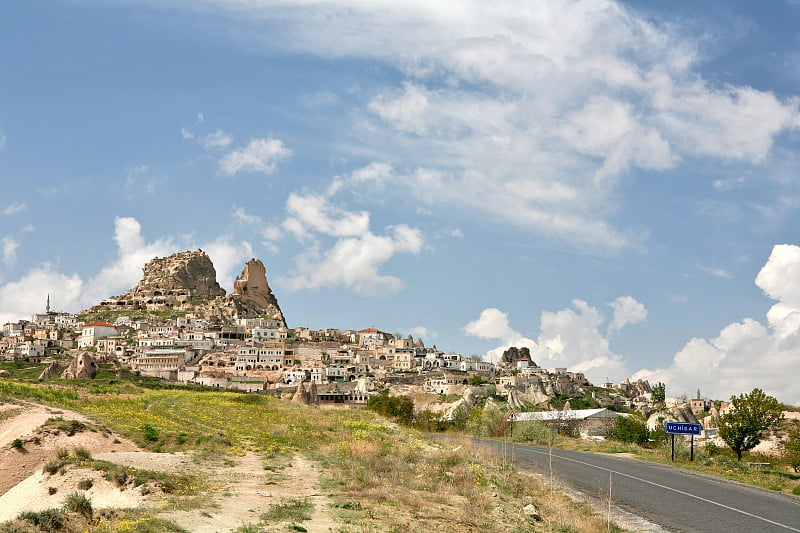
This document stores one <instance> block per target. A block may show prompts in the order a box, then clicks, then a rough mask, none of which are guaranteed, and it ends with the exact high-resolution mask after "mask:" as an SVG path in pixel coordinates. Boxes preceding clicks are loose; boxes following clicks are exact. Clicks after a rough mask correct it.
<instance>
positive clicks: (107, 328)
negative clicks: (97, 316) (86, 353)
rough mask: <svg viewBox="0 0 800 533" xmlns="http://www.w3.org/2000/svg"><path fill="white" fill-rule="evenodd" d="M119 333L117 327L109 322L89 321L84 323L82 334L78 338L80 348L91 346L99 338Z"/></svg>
mask: <svg viewBox="0 0 800 533" xmlns="http://www.w3.org/2000/svg"><path fill="white" fill-rule="evenodd" d="M114 335H117V328H115V327H114V325H113V324H109V323H108V322H101V321H97V322H89V323H88V324H84V326H83V328H82V329H81V336H80V338H79V339H78V348H89V347H90V346H94V344H95V343H96V342H97V341H98V340H99V339H103V338H106V337H113V336H114Z"/></svg>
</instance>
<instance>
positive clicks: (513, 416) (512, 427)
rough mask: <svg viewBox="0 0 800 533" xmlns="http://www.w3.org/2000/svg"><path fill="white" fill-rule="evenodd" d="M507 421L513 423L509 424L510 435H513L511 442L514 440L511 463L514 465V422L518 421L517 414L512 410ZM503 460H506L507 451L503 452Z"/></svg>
mask: <svg viewBox="0 0 800 533" xmlns="http://www.w3.org/2000/svg"><path fill="white" fill-rule="evenodd" d="M506 420H508V421H509V422H511V423H510V424H509V426H510V428H509V430H510V433H511V440H512V445H511V462H512V463H513V462H514V445H513V440H514V422H515V421H516V420H517V413H515V412H514V411H513V410H512V411H511V412H510V413H508V416H507V417H506ZM506 445H508V439H506ZM503 460H505V451H504V452H503Z"/></svg>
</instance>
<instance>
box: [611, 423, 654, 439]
mask: <svg viewBox="0 0 800 533" xmlns="http://www.w3.org/2000/svg"><path fill="white" fill-rule="evenodd" d="M608 436H609V437H611V438H612V439H614V440H618V441H620V442H631V443H634V444H645V443H646V442H647V441H648V440H649V439H650V430H648V429H647V423H646V422H645V421H644V420H643V419H641V418H639V417H638V416H619V417H617V420H616V421H615V422H614V427H612V428H611V430H609V432H608Z"/></svg>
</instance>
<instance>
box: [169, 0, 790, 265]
mask: <svg viewBox="0 0 800 533" xmlns="http://www.w3.org/2000/svg"><path fill="white" fill-rule="evenodd" d="M183 6H184V7H185V8H187V9H208V8H209V7H211V8H213V9H214V10H218V11H219V12H222V14H223V15H224V16H220V17H218V20H219V21H220V23H223V24H235V25H236V30H237V35H239V36H240V37H241V38H243V39H247V40H249V42H250V43H254V42H255V43H263V44H264V45H266V46H268V47H270V48H273V47H279V48H281V47H282V48H287V49H289V50H290V51H292V52H299V53H306V54H311V55H318V56H322V57H325V58H343V57H355V58H367V59H369V60H372V61H376V62H383V63H386V64H388V65H389V66H390V67H394V68H397V69H399V70H400V71H401V72H403V73H405V79H402V80H400V81H398V82H395V83H393V82H386V85H385V86H384V87H379V88H377V89H370V90H371V91H372V92H367V93H361V94H364V98H365V102H366V104H365V106H364V108H362V109H361V110H360V112H359V110H356V112H355V113H354V114H353V116H354V117H355V122H354V123H355V126H356V134H357V135H358V139H357V140H358V141H359V142H358V143H353V146H358V147H359V148H354V149H353V150H354V152H357V151H358V150H361V149H362V147H363V151H362V152H360V154H362V155H363V153H370V154H372V156H371V157H372V158H373V159H375V160H378V161H392V162H393V163H394V164H395V165H396V166H397V167H398V168H413V169H416V170H412V171H408V172H402V173H398V174H397V175H393V176H392V177H390V180H389V181H392V183H393V185H394V186H397V187H408V188H409V189H410V190H411V191H412V192H413V194H414V195H416V197H417V198H418V200H420V201H422V202H425V203H427V204H430V205H433V206H439V205H443V204H446V205H450V206H455V207H459V208H462V209H464V210H471V211H474V212H479V213H484V214H486V215H488V216H490V217H492V218H495V219H497V220H500V221H503V222H505V223H512V224H515V225H518V226H521V227H523V228H525V229H528V230H530V231H532V232H536V233H540V234H542V235H545V236H548V237H551V238H556V239H560V240H564V241H567V242H569V243H571V244H573V245H574V246H576V247H577V248H579V249H581V250H589V251H593V252H598V253H606V252H613V251H615V250H618V249H620V248H623V247H626V246H631V245H635V244H637V243H638V241H639V240H641V239H642V238H643V237H642V235H641V233H642V232H639V231H636V230H635V229H633V230H621V229H618V228H616V227H614V226H613V225H612V224H611V223H610V222H609V220H611V216H612V215H613V213H614V212H615V208H616V203H617V202H618V200H617V198H616V196H615V192H616V188H617V183H618V182H619V178H620V177H621V176H622V175H624V174H626V173H631V172H639V171H660V170H664V169H668V168H672V167H675V166H676V165H680V164H681V163H682V161H687V160H691V159H694V158H697V157H705V158H714V159H721V160H723V161H730V160H738V161H744V162H748V163H751V164H760V163H762V162H764V161H765V160H766V159H767V158H768V156H769V154H770V151H771V149H772V146H773V143H774V142H775V139H776V138H777V137H778V136H779V135H781V134H782V133H784V132H786V131H788V130H791V129H794V128H796V127H797V125H798V100H797V99H796V98H783V99H782V98H779V97H777V96H776V95H774V94H772V93H770V92H766V91H760V90H757V89H754V88H751V87H744V86H724V87H720V86H717V84H716V83H714V82H712V81H709V80H706V79H704V78H703V77H702V74H701V72H700V68H699V66H700V65H701V64H702V62H703V60H704V59H705V58H702V57H699V53H698V51H699V50H702V48H701V46H700V43H699V42H698V38H697V37H696V34H695V33H694V32H690V31H686V30H682V28H681V26H680V24H676V23H668V24H658V23H656V22H653V21H652V19H648V18H646V17H645V16H643V15H641V14H640V13H639V12H637V11H635V10H633V9H629V8H627V7H626V6H625V5H624V4H621V3H617V2H612V1H606V2H568V1H562V0H552V1H548V2H537V3H535V5H533V6H531V5H528V4H525V5H522V4H521V3H520V2H518V1H505V2H503V1H501V2H492V3H486V2H479V1H477V0H472V1H471V0H465V1H463V2H457V3H452V2H448V3H442V2H423V1H411V2H395V3H383V4H381V5H379V6H375V4H374V3H373V2H366V1H363V0H351V1H348V2H344V3H341V2H339V3H333V2H331V3H313V4H310V3H305V2H300V3H286V2H278V3H273V2H255V1H253V2H237V3H230V2H224V1H222V0H193V1H192V2H189V1H187V0H184V2H183ZM266 23H269V24H270V28H272V29H275V28H279V29H278V30H276V31H270V32H265V31H263V26H264V24H266ZM375 154H377V155H375ZM234 168H237V167H236V166H232V167H231V169H230V172H227V171H225V170H223V172H226V173H228V174H233V173H235V172H236V171H235V170H233V169H234ZM715 186H717V187H722V188H724V187H725V184H723V183H719V184H718V185H715Z"/></svg>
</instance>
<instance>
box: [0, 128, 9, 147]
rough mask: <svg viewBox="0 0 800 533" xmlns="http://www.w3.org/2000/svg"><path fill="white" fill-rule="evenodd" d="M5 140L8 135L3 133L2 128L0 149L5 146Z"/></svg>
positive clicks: (0, 131)
mask: <svg viewBox="0 0 800 533" xmlns="http://www.w3.org/2000/svg"><path fill="white" fill-rule="evenodd" d="M6 141H8V136H7V135H6V134H5V133H3V131H2V130H0V150H2V149H3V148H5V146H6Z"/></svg>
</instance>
